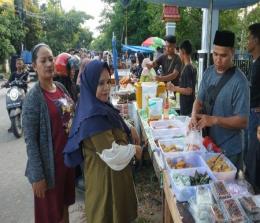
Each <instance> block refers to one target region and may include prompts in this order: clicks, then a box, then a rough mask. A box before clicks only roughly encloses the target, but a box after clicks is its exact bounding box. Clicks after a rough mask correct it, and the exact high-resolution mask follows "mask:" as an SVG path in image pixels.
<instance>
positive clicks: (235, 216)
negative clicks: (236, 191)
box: [221, 198, 248, 223]
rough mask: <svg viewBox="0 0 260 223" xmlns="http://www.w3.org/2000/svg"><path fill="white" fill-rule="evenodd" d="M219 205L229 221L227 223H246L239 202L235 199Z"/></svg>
mask: <svg viewBox="0 0 260 223" xmlns="http://www.w3.org/2000/svg"><path fill="white" fill-rule="evenodd" d="M221 205H222V207H223V210H224V211H225V213H226V216H227V218H228V220H229V222H234V223H240V222H241V223H242V222H243V223H244V222H248V218H247V216H246V214H245V212H244V210H243V208H242V207H241V205H240V204H239V202H238V201H237V200H236V199H233V198H230V199H226V200H223V201H221Z"/></svg>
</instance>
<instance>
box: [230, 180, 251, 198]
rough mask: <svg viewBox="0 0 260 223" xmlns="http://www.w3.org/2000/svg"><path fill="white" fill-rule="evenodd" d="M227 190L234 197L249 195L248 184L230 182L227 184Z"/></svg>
mask: <svg viewBox="0 0 260 223" xmlns="http://www.w3.org/2000/svg"><path fill="white" fill-rule="evenodd" d="M226 187H227V190H228V191H229V193H230V194H231V196H233V197H241V196H249V195H250V193H249V192H248V189H247V185H246V184H242V183H239V182H238V181H236V182H230V183H227V184H226Z"/></svg>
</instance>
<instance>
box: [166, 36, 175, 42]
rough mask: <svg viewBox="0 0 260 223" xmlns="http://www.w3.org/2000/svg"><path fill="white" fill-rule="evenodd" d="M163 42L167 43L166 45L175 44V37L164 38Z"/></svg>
mask: <svg viewBox="0 0 260 223" xmlns="http://www.w3.org/2000/svg"><path fill="white" fill-rule="evenodd" d="M164 40H165V41H167V42H168V43H172V44H175V43H176V37H175V36H173V35H168V36H165V38H164Z"/></svg>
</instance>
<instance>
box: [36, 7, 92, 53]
mask: <svg viewBox="0 0 260 223" xmlns="http://www.w3.org/2000/svg"><path fill="white" fill-rule="evenodd" d="M90 18H91V17H90V16H89V15H87V14H86V13H85V12H81V11H75V10H70V11H69V12H64V11H63V10H62V9H60V8H58V7H56V6H53V5H52V4H51V2H49V4H48V7H47V9H46V11H45V19H44V20H42V27H43V32H44V36H43V37H42V38H41V40H42V41H43V42H45V43H47V44H49V46H50V47H51V49H52V50H53V53H54V54H55V55H57V54H59V53H61V52H64V51H66V50H67V49H69V48H77V47H78V46H79V45H82V44H84V45H86V46H88V45H89V44H90V42H91V41H92V33H91V32H89V31H88V30H85V29H83V28H82V25H83V24H84V22H85V20H87V19H90Z"/></svg>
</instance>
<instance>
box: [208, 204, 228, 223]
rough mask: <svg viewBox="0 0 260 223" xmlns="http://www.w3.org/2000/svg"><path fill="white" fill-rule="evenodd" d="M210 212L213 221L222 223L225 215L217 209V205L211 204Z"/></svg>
mask: <svg viewBox="0 0 260 223" xmlns="http://www.w3.org/2000/svg"><path fill="white" fill-rule="evenodd" d="M211 213H212V216H213V219H214V222H216V223H224V222H225V217H224V214H223V212H222V211H221V210H220V209H219V207H218V206H217V205H213V206H211Z"/></svg>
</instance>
